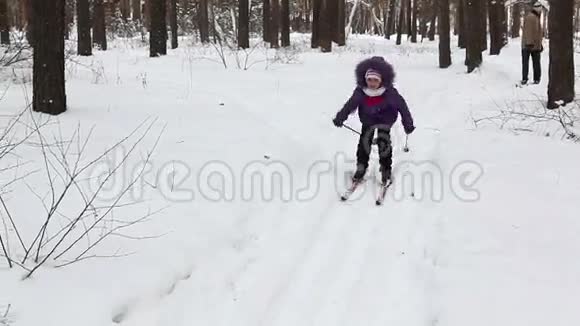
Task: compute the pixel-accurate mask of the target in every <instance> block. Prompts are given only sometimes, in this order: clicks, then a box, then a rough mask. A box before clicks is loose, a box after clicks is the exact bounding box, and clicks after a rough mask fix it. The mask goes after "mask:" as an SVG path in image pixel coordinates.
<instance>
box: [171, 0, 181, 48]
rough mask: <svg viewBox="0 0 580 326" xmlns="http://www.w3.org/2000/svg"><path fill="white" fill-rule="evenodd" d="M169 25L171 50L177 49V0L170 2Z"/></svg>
mask: <svg viewBox="0 0 580 326" xmlns="http://www.w3.org/2000/svg"><path fill="white" fill-rule="evenodd" d="M169 25H170V26H171V48H172V49H177V47H178V46H179V37H178V34H177V33H178V28H177V0H171V11H170V14H169Z"/></svg>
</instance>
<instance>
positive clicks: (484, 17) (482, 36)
mask: <svg viewBox="0 0 580 326" xmlns="http://www.w3.org/2000/svg"><path fill="white" fill-rule="evenodd" d="M479 5H480V6H481V7H480V8H481V12H480V14H479V21H480V23H481V27H480V30H479V35H480V40H481V51H485V50H487V10H488V9H487V1H485V0H481V1H480V3H479Z"/></svg>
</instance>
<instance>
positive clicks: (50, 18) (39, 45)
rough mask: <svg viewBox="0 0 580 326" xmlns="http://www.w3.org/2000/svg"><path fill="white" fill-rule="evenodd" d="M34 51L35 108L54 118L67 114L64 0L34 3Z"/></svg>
mask: <svg viewBox="0 0 580 326" xmlns="http://www.w3.org/2000/svg"><path fill="white" fill-rule="evenodd" d="M31 9H32V10H31V11H32V19H33V20H34V25H33V26H34V27H33V31H32V33H33V34H34V40H35V43H34V51H33V65H32V66H33V67H32V74H33V77H32V93H33V95H32V108H33V110H34V111H36V112H42V113H48V114H52V115H57V114H61V113H63V112H65V111H66V91H65V76H64V31H65V26H64V25H65V0H50V1H46V0H34V1H33V2H32V8H31Z"/></svg>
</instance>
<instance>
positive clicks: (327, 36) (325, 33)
mask: <svg viewBox="0 0 580 326" xmlns="http://www.w3.org/2000/svg"><path fill="white" fill-rule="evenodd" d="M331 1H336V0H320V13H321V15H320V17H319V23H320V27H319V33H320V49H321V50H322V52H331V51H332V35H333V33H332V27H331V21H330V16H331V13H330V11H331V10H332V9H331V8H332V5H331V3H330V2H331Z"/></svg>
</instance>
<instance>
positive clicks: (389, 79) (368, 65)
mask: <svg viewBox="0 0 580 326" xmlns="http://www.w3.org/2000/svg"><path fill="white" fill-rule="evenodd" d="M369 69H373V70H376V71H378V72H379V73H380V74H381V77H382V79H383V86H384V87H385V88H392V87H393V81H394V80H395V71H394V69H393V66H391V64H390V63H388V62H387V61H386V60H385V59H384V58H383V57H379V56H375V57H372V58H369V59H365V60H363V61H361V62H360V63H359V64H358V65H357V66H356V69H355V76H356V84H357V85H358V86H359V87H361V88H364V87H366V86H367V84H366V81H365V74H366V72H367V70H369Z"/></svg>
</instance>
